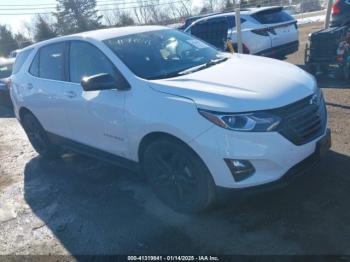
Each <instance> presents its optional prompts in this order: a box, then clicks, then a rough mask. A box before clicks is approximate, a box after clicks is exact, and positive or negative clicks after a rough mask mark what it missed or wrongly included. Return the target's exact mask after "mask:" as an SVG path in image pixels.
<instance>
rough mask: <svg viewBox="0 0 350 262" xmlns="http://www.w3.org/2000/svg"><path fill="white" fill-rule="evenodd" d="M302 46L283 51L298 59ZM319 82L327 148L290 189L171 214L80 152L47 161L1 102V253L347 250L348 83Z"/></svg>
mask: <svg viewBox="0 0 350 262" xmlns="http://www.w3.org/2000/svg"><path fill="white" fill-rule="evenodd" d="M319 26H320V25H319V24H312V25H307V26H304V27H301V29H300V30H301V48H300V49H301V50H300V52H298V53H297V54H294V55H292V56H290V57H288V61H290V62H293V63H295V64H302V63H303V50H302V47H303V46H304V41H305V39H306V35H307V33H308V32H310V31H311V30H315V29H316V28H317V27H319ZM320 85H321V86H322V87H323V91H324V94H325V97H326V101H327V108H328V112H329V124H330V127H331V128H332V130H333V146H332V150H331V151H330V152H329V153H328V155H326V156H325V158H324V159H323V161H322V162H321V163H320V164H319V165H317V166H316V167H315V168H313V169H312V170H310V172H308V173H307V174H305V176H303V177H301V178H300V179H299V180H298V181H296V182H295V183H293V184H291V185H290V186H289V187H288V188H285V189H283V190H279V191H273V192H268V193H264V194H261V195H259V196H253V197H250V198H247V199H244V200H242V201H235V200H234V199H232V200H227V203H226V204H225V205H224V206H223V207H220V208H216V209H214V210H212V211H210V212H207V213H205V214H200V215H195V216H188V215H181V214H177V213H175V212H173V211H171V210H169V209H168V208H167V207H165V206H164V205H162V204H161V203H160V202H159V201H158V200H157V199H156V198H155V197H154V195H153V194H152V192H151V190H150V188H149V187H148V186H147V185H145V184H144V183H143V182H142V181H139V180H138V179H135V176H134V174H130V173H128V172H127V171H125V170H122V169H118V168H116V167H113V166H110V165H107V164H105V163H101V162H99V161H97V160H94V159H90V158H86V157H81V156H78V155H65V156H64V157H63V158H62V159H60V160H54V161H44V160H43V159H42V158H40V157H38V156H37V154H36V153H35V152H34V151H33V149H32V147H31V146H30V145H29V143H28V140H27V138H26V137H25V134H24V133H23V131H22V129H21V128H20V126H19V124H18V122H17V120H16V119H14V118H13V115H12V114H11V112H9V111H8V110H6V109H4V108H0V254H72V255H78V254H169V253H170V254H194V253H196V254H197V253H200V254H350V234H349V232H350V224H349V221H350V209H349V206H350V190H349V186H350V144H349V142H350V131H349V126H350V117H349V115H350V114H349V113H350V111H349V110H350V88H346V84H344V83H339V82H335V81H334V80H333V81H332V80H325V79H324V80H322V82H320Z"/></svg>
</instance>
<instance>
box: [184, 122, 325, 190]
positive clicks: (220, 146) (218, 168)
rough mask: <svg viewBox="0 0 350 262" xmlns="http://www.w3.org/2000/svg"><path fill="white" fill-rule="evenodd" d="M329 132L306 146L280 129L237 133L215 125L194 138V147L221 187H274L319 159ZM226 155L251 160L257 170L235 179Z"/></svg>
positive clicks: (192, 144)
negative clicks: (292, 139) (237, 179)
mask: <svg viewBox="0 0 350 262" xmlns="http://www.w3.org/2000/svg"><path fill="white" fill-rule="evenodd" d="M328 132H329V131H328V129H327V130H325V132H324V133H323V134H322V135H321V136H319V137H318V138H316V139H314V140H313V141H310V142H308V143H306V144H304V145H294V144H293V143H291V142H290V141H288V140H287V139H286V138H284V137H283V136H282V135H280V134H279V133H277V132H271V133H250V132H233V131H229V130H225V129H222V128H219V127H216V126H214V127H212V128H211V129H210V130H208V131H207V132H205V133H204V134H202V135H201V136H199V137H197V138H196V139H195V140H193V141H192V142H191V146H192V147H193V148H194V150H195V151H196V152H197V153H198V154H199V155H200V157H201V158H202V159H203V161H204V162H205V163H206V165H207V167H208V169H209V170H210V172H211V174H212V176H213V179H214V182H215V184H216V185H217V186H218V187H221V188H226V189H243V188H244V189H247V188H253V187H254V188H257V187H258V186H262V185H264V186H266V185H269V186H271V187H274V186H275V185H274V184H279V186H280V185H281V184H286V183H288V181H289V180H290V179H291V178H293V179H294V178H295V177H296V176H297V175H296V174H300V173H302V171H303V170H304V169H305V168H306V167H307V166H310V165H312V164H313V163H315V162H317V159H318V158H319V156H318V155H319V153H317V151H318V148H317V144H318V143H319V141H321V140H323V138H324V137H327V136H328ZM327 149H328V148H327ZM324 151H325V150H324V148H323V152H324ZM225 158H228V159H241V160H249V161H250V162H251V163H252V164H253V166H254V167H255V173H254V174H253V175H251V176H250V177H247V178H246V179H245V180H242V181H235V180H234V177H233V175H232V173H231V171H230V169H229V168H228V166H227V165H226V163H225V161H224V159H225ZM277 181H278V183H277Z"/></svg>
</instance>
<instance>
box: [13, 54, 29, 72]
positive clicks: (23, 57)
mask: <svg viewBox="0 0 350 262" xmlns="http://www.w3.org/2000/svg"><path fill="white" fill-rule="evenodd" d="M32 51H33V48H31V49H28V50H25V51H23V52H20V53H19V54H18V55H17V57H16V61H15V64H14V65H13V71H12V73H13V74H16V73H18V72H19V70H21V68H22V66H23V64H24V62H25V61H26V60H27V58H28V56H29V55H30V53H31V52H32Z"/></svg>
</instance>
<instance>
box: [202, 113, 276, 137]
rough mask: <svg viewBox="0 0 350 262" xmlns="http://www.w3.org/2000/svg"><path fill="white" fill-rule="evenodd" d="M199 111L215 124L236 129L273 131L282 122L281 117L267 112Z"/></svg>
mask: <svg viewBox="0 0 350 262" xmlns="http://www.w3.org/2000/svg"><path fill="white" fill-rule="evenodd" d="M198 111H199V113H200V114H201V115H202V116H204V117H205V118H206V119H208V120H209V121H210V122H212V123H214V124H215V125H218V126H220V127H223V128H226V129H231V130H235V131H250V132H272V131H275V130H276V129H277V128H278V125H279V124H280V122H281V118H280V117H278V116H275V115H272V114H269V113H267V112H255V113H246V114H244V113H243V114H223V113H219V112H213V111H208V110H204V109H199V110H198Z"/></svg>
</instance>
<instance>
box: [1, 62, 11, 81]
mask: <svg viewBox="0 0 350 262" xmlns="http://www.w3.org/2000/svg"><path fill="white" fill-rule="evenodd" d="M11 73H12V64H7V65H0V79H1V78H7V77H9V76H10V75H11Z"/></svg>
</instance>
